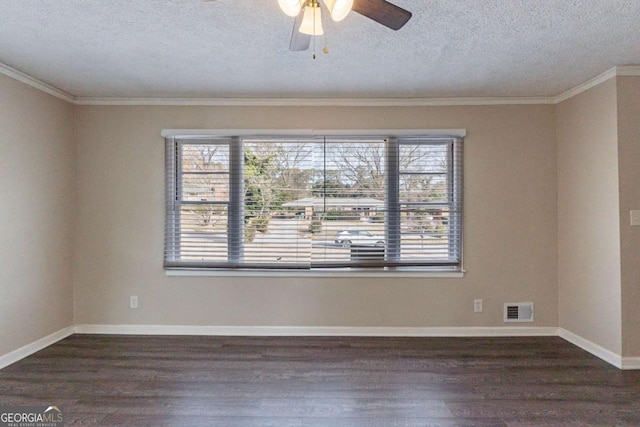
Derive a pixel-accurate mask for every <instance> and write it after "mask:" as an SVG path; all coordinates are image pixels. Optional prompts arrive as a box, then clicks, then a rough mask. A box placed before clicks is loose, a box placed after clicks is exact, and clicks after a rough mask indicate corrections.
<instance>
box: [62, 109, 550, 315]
mask: <svg viewBox="0 0 640 427" xmlns="http://www.w3.org/2000/svg"><path fill="white" fill-rule="evenodd" d="M554 111H555V108H554V106H550V105H533V106H481V107H432V108H429V107H424V108H422V107H420V108H418V107H416V108H412V107H406V108H405V107H403V108H379V107H375V108H374V107H371V108H356V107H353V108H351V107H343V108H311V107H308V108H287V107H271V108H269V107H146V106H140V107H123V106H117V107H109V106H99V107H96V106H80V107H76V116H75V118H76V124H77V126H76V127H77V144H78V148H77V149H78V155H77V169H78V177H77V185H78V205H77V206H78V207H77V209H78V222H77V234H76V254H77V255H76V258H75V269H74V271H75V274H74V278H75V304H74V306H75V322H76V324H174V325H228V326H246V325H277V326H503V325H504V324H503V321H502V306H503V303H504V302H524V301H533V302H534V303H535V304H536V322H535V323H534V326H556V325H557V324H558V319H557V313H558V305H557V250H556V242H557V227H556V215H557V213H556V148H555V132H554V129H555V116H554ZM290 127H299V128H316V129H322V128H324V129H354V128H355V129H375V128H379V129H388V128H465V129H467V132H468V137H467V138H466V141H465V267H466V269H467V270H468V272H467V274H466V276H465V278H464V279H425V278H384V277H379V278H354V279H347V278H342V279H330V280H329V279H322V278H304V279H303V278H258V277H256V278H249V277H198V278H194V277H166V276H165V274H164V271H163V268H162V251H163V227H164V169H163V168H164V142H163V139H162V138H161V137H160V132H161V131H162V129H165V128H248V129H251V128H290ZM129 295H138V297H139V301H140V308H139V309H137V310H130V309H129V308H128V298H129ZM475 298H482V299H484V305H485V311H484V313H481V314H474V313H473V299H475ZM525 326H530V324H525Z"/></svg>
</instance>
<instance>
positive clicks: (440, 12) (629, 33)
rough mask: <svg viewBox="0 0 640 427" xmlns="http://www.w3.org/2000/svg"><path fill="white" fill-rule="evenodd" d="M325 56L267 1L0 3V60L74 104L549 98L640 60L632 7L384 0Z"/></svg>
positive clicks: (343, 27) (583, 1) (350, 24)
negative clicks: (375, 17)
mask: <svg viewBox="0 0 640 427" xmlns="http://www.w3.org/2000/svg"><path fill="white" fill-rule="evenodd" d="M392 2H393V3H395V4H397V5H398V6H401V7H403V8H405V9H408V10H410V11H412V12H413V18H412V19H411V21H409V23H408V24H407V25H406V26H405V27H404V28H403V29H401V30H400V31H398V32H394V31H392V30H389V29H387V28H385V27H383V26H381V25H379V24H376V23H375V22H373V21H371V20H369V19H367V18H365V17H363V16H361V15H358V14H355V13H352V14H350V15H349V16H348V17H347V18H346V19H345V20H344V21H342V22H340V23H334V22H331V21H330V20H329V22H328V23H327V24H326V33H327V44H328V47H329V49H330V53H329V54H328V55H324V54H322V53H321V51H322V47H323V43H324V40H322V39H317V51H318V58H317V59H316V60H313V59H312V57H311V52H310V51H308V52H290V51H289V50H288V46H289V37H290V35H291V28H292V26H293V18H289V17H287V16H285V15H284V14H283V13H282V12H281V11H280V9H279V8H278V5H277V1H276V0H216V1H213V2H209V3H204V2H201V1H200V0H0V22H1V23H2V25H0V62H2V63H4V64H6V65H8V66H10V67H13V68H15V69H17V70H20V71H22V72H25V73H27V74H29V75H31V76H33V77H36V78H38V79H40V80H42V81H44V82H47V83H49V84H51V85H53V86H55V87H57V88H59V89H61V90H64V91H66V92H68V93H70V94H72V95H75V96H81V97H85V96H94V97H107V96H108V97H254V98H255V97H340V98H345V97H487V96H491V97H503V96H553V95H558V94H560V93H562V92H563V91H565V90H567V89H569V88H571V87H573V86H575V85H577V84H579V83H582V82H584V81H585V80H587V79H589V78H591V77H593V76H595V75H597V74H599V73H601V72H603V71H606V70H607V69H609V68H611V67H613V66H616V65H631V64H640V0H392Z"/></svg>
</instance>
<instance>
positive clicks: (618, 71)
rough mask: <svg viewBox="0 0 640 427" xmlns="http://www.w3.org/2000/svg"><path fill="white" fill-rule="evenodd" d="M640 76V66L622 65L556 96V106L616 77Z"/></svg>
mask: <svg viewBox="0 0 640 427" xmlns="http://www.w3.org/2000/svg"><path fill="white" fill-rule="evenodd" d="M634 76H640V65H622V66H618V67H613V68H611V69H609V70H607V71H605V72H604V73H601V74H598V75H597V76H595V77H594V78H592V79H589V80H587V81H586V82H584V83H582V84H579V85H578V86H575V87H573V88H571V89H569V90H567V91H566V92H563V93H561V94H560V95H558V96H556V98H555V102H554V104H559V103H561V102H562V101H566V100H567V99H569V98H573V97H574V96H576V95H578V94H580V93H582V92H585V91H587V90H589V89H591V88H592V87H594V86H597V85H599V84H600V83H604V82H606V81H607V80H609V79H612V78H614V77H634Z"/></svg>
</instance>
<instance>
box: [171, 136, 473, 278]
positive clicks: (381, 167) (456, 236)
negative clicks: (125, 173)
mask: <svg viewBox="0 0 640 427" xmlns="http://www.w3.org/2000/svg"><path fill="white" fill-rule="evenodd" d="M166 148H167V150H166V171H167V206H166V235H165V259H164V265H165V267H166V268H224V269H316V268H318V269H320V268H325V269H330V268H358V267H367V268H387V269H390V268H402V267H413V268H425V269H438V270H443V269H448V270H458V269H460V268H461V258H462V141H461V140H460V139H459V138H452V137H440V138H434V137H419V136H416V137H411V138H398V139H395V138H385V137H375V138H373V137H367V138H354V137H344V138H342V137H322V138H311V137H300V138H292V137H281V138H278V137H269V138H257V137H255V138H254V137H252V138H240V137H233V138H219V139H207V138H195V137H194V138H167V139H166Z"/></svg>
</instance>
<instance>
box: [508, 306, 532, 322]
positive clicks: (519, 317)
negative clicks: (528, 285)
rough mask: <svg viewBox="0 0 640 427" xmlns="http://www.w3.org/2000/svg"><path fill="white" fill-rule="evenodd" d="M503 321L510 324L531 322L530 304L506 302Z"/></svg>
mask: <svg viewBox="0 0 640 427" xmlns="http://www.w3.org/2000/svg"><path fill="white" fill-rule="evenodd" d="M504 321H505V323H510V322H533V303H532V302H518V303H512V302H508V303H506V304H505V305H504Z"/></svg>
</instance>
